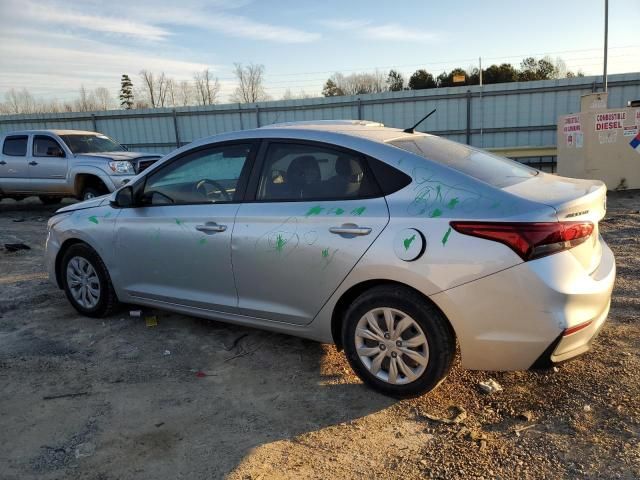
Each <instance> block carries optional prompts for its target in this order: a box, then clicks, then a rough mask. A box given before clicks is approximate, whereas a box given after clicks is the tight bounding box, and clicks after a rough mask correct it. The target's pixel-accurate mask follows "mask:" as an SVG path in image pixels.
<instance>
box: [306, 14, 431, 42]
mask: <svg viewBox="0 0 640 480" xmlns="http://www.w3.org/2000/svg"><path fill="white" fill-rule="evenodd" d="M319 23H320V24H321V25H324V26H325V27H328V28H330V29H332V30H338V31H344V32H350V33H353V34H355V35H356V36H359V37H362V38H366V39H369V40H388V41H389V40H390V41H403V42H428V41H432V40H435V39H437V37H438V36H437V35H436V34H435V33H432V32H426V31H424V30H419V29H416V28H411V27H407V26H405V25H400V24H397V23H384V24H375V23H373V22H371V21H369V20H349V19H347V20H344V19H329V20H321V21H320V22H319Z"/></svg>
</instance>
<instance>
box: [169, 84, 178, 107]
mask: <svg viewBox="0 0 640 480" xmlns="http://www.w3.org/2000/svg"><path fill="white" fill-rule="evenodd" d="M166 89H167V95H166V97H167V100H166V105H167V106H170V107H175V106H177V103H176V102H177V101H178V84H177V83H176V81H175V80H174V79H173V78H167V86H166Z"/></svg>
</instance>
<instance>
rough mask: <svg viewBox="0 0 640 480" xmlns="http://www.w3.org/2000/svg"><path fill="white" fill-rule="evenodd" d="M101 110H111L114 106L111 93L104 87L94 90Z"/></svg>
mask: <svg viewBox="0 0 640 480" xmlns="http://www.w3.org/2000/svg"><path fill="white" fill-rule="evenodd" d="M93 93H94V95H95V97H96V104H97V107H98V109H99V110H109V109H110V108H111V107H112V106H113V102H112V99H111V94H110V93H109V90H107V89H106V88H104V87H98V88H96V89H95V90H94V91H93Z"/></svg>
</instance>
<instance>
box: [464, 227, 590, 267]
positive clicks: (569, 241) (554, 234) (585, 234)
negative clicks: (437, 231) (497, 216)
mask: <svg viewBox="0 0 640 480" xmlns="http://www.w3.org/2000/svg"><path fill="white" fill-rule="evenodd" d="M451 226H452V227H453V229H454V230H455V231H456V232H459V233H463V234H465V235H471V236H472V237H479V238H485V239H487V240H493V241H494V242H500V243H503V244H505V245H506V246H507V247H509V248H511V249H512V250H513V251H514V252H516V253H517V254H518V255H519V256H520V258H522V259H523V260H525V261H527V260H533V259H534V258H540V257H544V256H546V255H551V254H552V253H557V252H561V251H563V250H568V249H570V248H573V247H575V246H577V245H580V244H581V243H583V242H584V241H586V240H587V239H588V238H589V237H590V236H591V234H592V233H593V223H591V222H534V223H522V222H451Z"/></svg>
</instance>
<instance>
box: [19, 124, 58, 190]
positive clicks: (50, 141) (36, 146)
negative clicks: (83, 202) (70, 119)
mask: <svg viewBox="0 0 640 480" xmlns="http://www.w3.org/2000/svg"><path fill="white" fill-rule="evenodd" d="M67 164H68V157H67V153H66V152H65V150H64V149H63V148H62V145H60V143H59V142H58V141H57V140H56V139H55V138H53V137H51V136H49V135H34V136H33V146H32V148H31V154H30V157H29V161H28V167H29V179H30V180H29V183H30V185H31V188H30V190H31V191H34V192H39V193H65V191H66V184H67Z"/></svg>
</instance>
